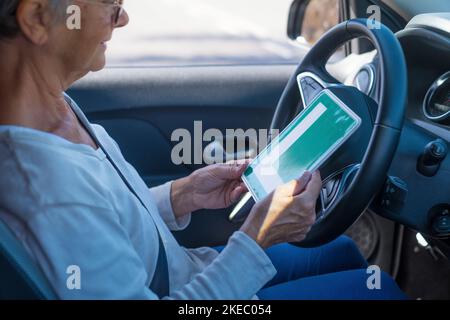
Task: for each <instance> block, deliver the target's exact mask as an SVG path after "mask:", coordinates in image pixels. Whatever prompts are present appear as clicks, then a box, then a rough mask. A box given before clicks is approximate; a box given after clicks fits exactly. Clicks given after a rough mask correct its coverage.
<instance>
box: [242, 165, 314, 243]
mask: <svg viewBox="0 0 450 320" xmlns="http://www.w3.org/2000/svg"><path fill="white" fill-rule="evenodd" d="M321 189H322V181H321V178H320V174H319V172H315V173H314V174H312V175H311V173H308V172H306V173H305V174H304V175H303V176H302V177H300V178H299V179H297V180H293V181H291V182H289V183H287V184H284V185H282V186H279V187H278V188H277V189H276V190H275V191H274V192H272V193H271V194H270V195H269V196H267V197H266V198H265V199H263V200H261V201H260V202H258V203H257V204H256V205H255V206H254V207H253V209H252V211H251V212H250V215H249V216H248V218H247V220H246V221H245V223H244V225H243V226H242V227H241V231H243V232H245V233H247V234H248V235H249V236H250V237H251V238H253V239H254V240H255V241H256V242H257V243H258V244H259V245H260V246H261V247H262V248H268V247H270V246H273V245H275V244H278V243H283V242H299V241H302V240H303V239H305V237H306V235H307V233H308V232H309V230H310V229H311V227H312V225H313V224H314V222H315V220H316V210H315V207H316V200H317V198H318V197H319V194H320V190H321Z"/></svg>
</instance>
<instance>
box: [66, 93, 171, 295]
mask: <svg viewBox="0 0 450 320" xmlns="http://www.w3.org/2000/svg"><path fill="white" fill-rule="evenodd" d="M66 97H67V98H68V99H69V101H68V102H69V105H70V106H71V108H72V110H73V111H74V112H75V114H76V115H77V117H78V119H79V120H80V122H81V123H82V124H83V126H84V127H85V129H86V130H87V131H88V132H89V133H90V135H91V137H92V139H94V141H95V142H96V143H97V145H98V146H99V147H100V148H101V149H102V151H103V152H104V153H105V155H106V158H107V159H108V161H109V162H110V163H111V165H112V166H113V167H114V169H115V170H116V172H117V174H118V175H119V177H120V178H121V179H122V181H123V182H124V183H125V185H126V186H127V187H128V189H129V190H130V191H131V193H133V195H134V196H135V197H136V198H137V199H138V200H139V202H140V203H141V204H142V206H143V207H144V208H145V209H146V210H147V212H148V214H149V215H150V217H152V215H151V213H150V210H149V209H148V208H147V206H146V205H145V203H144V201H143V200H142V199H141V198H140V197H139V195H138V193H137V192H136V191H135V190H134V188H133V186H132V185H131V184H130V182H129V181H128V180H127V178H126V177H125V175H124V174H123V173H122V171H121V170H120V168H119V167H118V166H117V164H116V163H115V162H114V160H113V159H112V157H111V156H110V155H109V153H108V151H107V150H106V149H105V148H104V147H103V145H102V144H101V142H100V141H99V140H98V139H97V136H96V135H95V133H94V132H93V130H92V128H91V126H90V125H89V121H88V119H87V118H86V116H85V115H84V114H83V112H82V111H81V110H80V109H79V107H78V106H77V105H76V104H75V102H74V101H73V100H72V99H71V98H70V97H69V96H68V95H66ZM152 219H153V217H152ZM155 227H156V232H157V234H158V247H159V248H158V260H157V262H156V268H155V273H154V275H153V279H152V282H151V283H150V286H149V288H150V290H152V291H153V292H154V293H156V294H157V295H158V297H159V298H162V297H165V296H168V295H169V267H168V263H167V255H166V250H165V248H164V243H163V241H162V238H161V234H160V232H159V230H158V226H157V225H156V223H155Z"/></svg>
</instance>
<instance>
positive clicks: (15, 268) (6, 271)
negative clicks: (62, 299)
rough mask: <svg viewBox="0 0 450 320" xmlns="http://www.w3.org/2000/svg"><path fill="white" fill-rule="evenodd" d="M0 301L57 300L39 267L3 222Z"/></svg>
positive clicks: (1, 227) (0, 251) (0, 234)
mask: <svg viewBox="0 0 450 320" xmlns="http://www.w3.org/2000/svg"><path fill="white" fill-rule="evenodd" d="M0 284H1V285H0V299H1V300H3V299H6V300H13V299H14V300H55V299H57V296H56V294H55V293H54V291H53V289H52V288H51V286H50V284H49V282H48V281H47V279H46V277H45V276H44V274H43V273H42V271H41V270H40V269H39V267H38V266H37V265H36V264H35V263H34V262H33V261H32V260H31V258H30V256H29V254H28V252H27V251H26V250H25V248H24V247H23V246H22V244H20V243H19V241H18V240H17V238H16V237H15V236H14V234H13V233H12V231H11V230H10V229H9V227H8V226H6V224H5V223H4V222H3V221H2V220H0Z"/></svg>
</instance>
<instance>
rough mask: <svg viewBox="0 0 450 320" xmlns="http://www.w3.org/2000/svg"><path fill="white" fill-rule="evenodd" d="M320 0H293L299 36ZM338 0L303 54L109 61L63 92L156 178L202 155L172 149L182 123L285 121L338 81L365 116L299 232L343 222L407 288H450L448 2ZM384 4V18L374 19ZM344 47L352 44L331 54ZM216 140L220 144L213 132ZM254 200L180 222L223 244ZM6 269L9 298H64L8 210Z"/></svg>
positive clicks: (172, 175) (326, 234)
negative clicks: (325, 27) (180, 155)
mask: <svg viewBox="0 0 450 320" xmlns="http://www.w3.org/2000/svg"><path fill="white" fill-rule="evenodd" d="M314 1H315V0H310V1H309V0H295V1H293V3H292V5H291V8H290V12H289V21H288V25H287V26H286V28H287V36H288V37H289V38H290V39H292V40H291V41H294V42H295V41H297V40H298V38H299V37H301V35H302V25H303V22H304V19H305V12H306V11H307V8H308V6H309V5H310V4H311V3H312V2H314ZM338 2H339V24H338V25H337V26H335V27H334V28H332V29H331V30H329V31H328V32H327V33H326V34H325V35H324V36H322V38H321V39H320V40H319V41H318V42H317V43H316V44H315V45H314V46H313V47H312V48H311V50H310V51H309V52H308V53H307V54H306V55H305V56H304V57H299V59H298V62H297V63H296V64H291V63H289V64H258V63H255V64H248V65H234V64H228V65H205V66H202V65H200V66H192V65H187V66H176V67H172V66H171V67H130V68H127V67H108V68H106V69H104V70H102V71H100V72H97V73H91V74H89V75H88V76H86V77H85V78H83V79H81V80H80V81H78V82H77V83H76V84H75V85H74V86H73V87H71V88H70V90H69V91H68V92H67V93H68V95H69V96H70V97H71V98H72V99H74V100H75V101H76V102H77V103H78V105H79V106H80V107H81V108H82V110H83V111H84V113H85V114H86V116H87V117H88V119H89V120H90V121H91V122H92V123H98V124H100V125H102V126H103V127H104V128H105V129H106V131H107V132H108V133H109V134H110V135H111V136H112V137H113V138H114V139H115V140H116V141H117V143H118V144H119V146H120V149H121V151H122V153H123V155H124V157H125V159H127V161H128V162H129V163H131V164H132V165H133V166H134V167H135V168H136V169H137V171H138V172H139V174H140V175H141V177H142V178H143V179H144V181H145V182H146V183H147V185H148V186H149V187H152V186H157V185H160V184H163V183H165V182H167V181H170V180H174V179H177V178H181V177H183V176H187V175H189V174H190V173H191V172H193V171H194V170H196V169H198V168H200V167H202V166H204V165H205V164H181V165H177V164H174V163H173V162H172V160H171V152H172V149H173V147H174V145H175V144H176V142H174V141H172V139H171V135H172V133H173V132H174V131H175V130H176V129H178V128H184V129H187V130H188V131H190V132H191V133H192V135H194V122H195V121H199V120H201V121H202V125H203V130H207V129H209V128H217V129H219V130H221V132H223V133H224V136H225V139H227V138H229V137H226V135H225V132H226V129H229V128H233V129H237V128H241V129H243V130H244V131H245V130H248V129H252V128H253V129H256V130H259V129H269V128H277V129H283V128H284V127H285V126H286V125H287V124H288V123H289V122H290V121H291V120H292V119H293V118H294V117H295V116H296V115H297V114H298V113H299V112H301V111H302V110H303V109H305V108H307V106H308V105H309V103H310V102H311V101H312V100H313V99H314V98H315V97H316V96H317V95H318V94H319V93H320V92H321V91H322V90H323V89H329V90H331V91H332V92H333V93H335V94H336V95H337V96H338V97H339V98H340V99H341V100H342V101H344V102H345V103H346V104H347V105H348V106H349V107H351V108H352V109H353V110H354V111H355V112H356V113H357V114H358V115H359V116H360V117H361V118H362V119H363V123H364V125H363V126H362V127H361V130H359V133H358V134H356V135H354V136H353V137H352V138H351V139H350V140H348V141H347V142H346V143H345V144H344V145H343V146H342V147H341V148H340V149H339V152H337V153H336V156H334V157H333V158H332V159H331V160H330V161H327V163H325V165H324V166H323V168H321V173H322V178H323V180H324V183H323V190H322V193H321V196H320V199H319V200H318V203H317V212H318V219H317V222H316V224H315V226H314V227H313V229H312V230H311V233H310V234H309V235H308V237H307V239H306V240H305V241H304V242H301V243H297V244H296V245H299V246H305V247H311V246H317V245H320V244H323V243H326V242H328V241H330V240H332V239H334V238H336V237H337V236H339V235H341V234H344V233H345V234H346V235H348V236H350V237H351V238H352V239H353V240H354V241H355V242H356V243H357V245H358V247H359V249H360V250H361V252H362V254H363V255H364V257H365V258H366V259H367V260H368V261H369V264H371V265H378V266H380V268H381V269H382V270H384V271H385V272H387V273H389V274H390V275H391V276H392V277H393V278H394V279H395V280H396V282H397V283H398V284H399V286H400V288H401V289H402V290H403V291H404V292H405V293H406V294H407V295H408V297H410V298H411V299H423V300H429V299H430V300H431V299H450V261H449V259H450V156H449V155H448V149H449V143H450V2H449V1H448V0H429V1H420V0H414V1H410V0H339V1H338ZM374 5H375V6H378V7H379V8H380V9H381V22H382V25H380V26H376V25H375V26H373V25H369V24H368V21H370V15H368V11H367V8H368V7H370V6H374ZM368 18H369V20H367V19H368ZM375 23H376V21H375ZM392 33H393V34H394V35H395V37H394V36H392ZM397 40H398V41H397ZM337 50H342V52H345V54H344V55H343V57H338V58H336V56H335V55H333V54H334V53H335V52H336V51H337ZM330 57H331V59H330ZM233 138H236V137H233ZM237 139H244V140H245V137H241V136H239V137H237ZM208 145H209V146H208ZM219 145H220V143H219ZM208 147H210V148H214V147H217V145H211V144H210V143H208V142H204V143H203V148H208ZM244 148H247V149H248V148H251V146H249V144H244ZM241 151H242V150H241ZM244 151H245V152H243V153H242V152H241V153H239V154H237V153H236V154H235V155H234V156H235V157H236V158H239V157H240V155H241V154H244V155H245V154H248V151H249V150H244ZM253 204H254V201H253V200H252V199H250V197H244V198H243V200H241V201H240V202H239V203H238V204H237V205H236V206H235V207H232V208H228V209H221V210H202V212H201V214H196V215H193V216H192V222H191V224H190V225H189V226H188V228H186V229H185V230H183V231H176V232H174V235H175V237H176V238H177V240H178V241H179V243H180V244H181V245H183V246H185V247H189V248H194V247H200V246H219V245H225V244H226V242H227V239H228V238H229V237H230V235H231V234H232V233H233V232H235V231H237V230H238V229H239V228H240V226H241V225H242V222H243V221H244V220H245V217H246V215H247V214H248V213H249V211H250V209H251V207H252V206H253ZM0 278H1V283H2V284H5V285H2V286H0V297H1V298H2V299H17V298H18V299H23V298H25V299H28V298H31V299H54V298H55V296H54V294H53V293H52V290H51V286H49V284H48V283H46V280H45V277H43V276H42V274H41V273H40V270H39V268H37V267H36V266H34V265H33V263H32V262H31V260H30V259H29V258H28V257H27V255H26V253H25V252H24V251H23V249H22V248H20V245H19V244H18V243H17V242H16V240H15V239H14V236H12V235H11V233H10V232H9V231H8V230H7V228H6V227H5V226H4V225H3V224H1V223H0Z"/></svg>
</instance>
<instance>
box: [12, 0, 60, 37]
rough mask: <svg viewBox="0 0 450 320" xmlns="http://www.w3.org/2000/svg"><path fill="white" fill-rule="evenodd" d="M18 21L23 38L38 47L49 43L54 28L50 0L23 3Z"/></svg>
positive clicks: (20, 5) (17, 16) (17, 15)
mask: <svg viewBox="0 0 450 320" xmlns="http://www.w3.org/2000/svg"><path fill="white" fill-rule="evenodd" d="M16 19H17V23H18V25H19V28H20V29H21V31H22V34H23V36H24V37H25V38H26V39H28V40H29V41H31V42H32V43H34V44H36V45H42V44H44V43H46V42H47V40H48V35H49V32H50V28H51V26H52V21H54V19H53V18H52V12H51V10H50V7H49V3H48V0H26V1H21V2H20V4H19V6H18V8H17V12H16Z"/></svg>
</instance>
